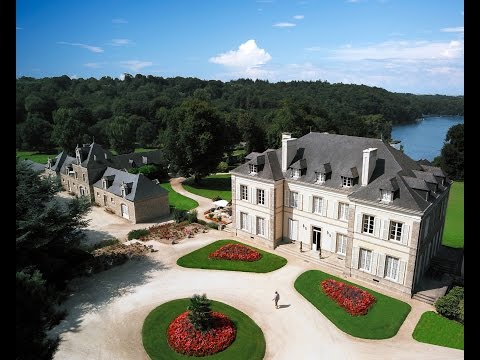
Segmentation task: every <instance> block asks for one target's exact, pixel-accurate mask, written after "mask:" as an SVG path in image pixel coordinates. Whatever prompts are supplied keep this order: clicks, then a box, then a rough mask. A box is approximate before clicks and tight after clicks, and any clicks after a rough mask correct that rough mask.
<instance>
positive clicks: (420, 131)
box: [392, 116, 463, 161]
mask: <svg viewBox="0 0 480 360" xmlns="http://www.w3.org/2000/svg"><path fill="white" fill-rule="evenodd" d="M457 124H463V116H429V117H425V118H424V119H423V120H419V121H417V122H415V123H413V124H406V125H396V126H394V127H393V128H392V139H393V140H400V141H401V143H400V144H402V145H403V151H404V152H405V154H407V155H408V156H410V157H411V158H412V159H413V160H420V159H427V160H430V161H432V160H433V158H434V157H436V156H438V155H440V151H441V150H442V146H443V142H444V141H445V135H447V131H448V129H449V128H450V127H452V126H453V125H457Z"/></svg>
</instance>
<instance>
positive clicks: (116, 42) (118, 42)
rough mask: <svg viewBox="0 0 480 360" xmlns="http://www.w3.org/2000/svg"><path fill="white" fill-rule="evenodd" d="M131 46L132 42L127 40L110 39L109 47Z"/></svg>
mask: <svg viewBox="0 0 480 360" xmlns="http://www.w3.org/2000/svg"><path fill="white" fill-rule="evenodd" d="M130 44H132V41H131V40H129V39H112V42H111V43H110V45H112V46H127V45H130Z"/></svg>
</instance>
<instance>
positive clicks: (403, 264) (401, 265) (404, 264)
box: [398, 260, 407, 284]
mask: <svg viewBox="0 0 480 360" xmlns="http://www.w3.org/2000/svg"><path fill="white" fill-rule="evenodd" d="M406 267H407V262H406V261H403V260H400V261H399V265H398V282H399V283H400V284H403V277H404V276H405V268H406Z"/></svg>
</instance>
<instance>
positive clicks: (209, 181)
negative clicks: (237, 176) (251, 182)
mask: <svg viewBox="0 0 480 360" xmlns="http://www.w3.org/2000/svg"><path fill="white" fill-rule="evenodd" d="M182 185H183V188H184V189H185V190H187V191H189V192H191V193H192V194H196V195H200V196H203V197H206V198H209V199H213V198H214V197H215V196H220V197H221V198H222V199H223V200H227V201H230V200H232V181H231V180H230V174H221V175H210V176H207V177H205V178H203V179H202V180H201V182H200V183H199V184H195V183H194V181H193V178H189V179H187V180H185V181H184V182H183V184H182Z"/></svg>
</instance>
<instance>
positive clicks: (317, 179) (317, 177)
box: [315, 173, 326, 184]
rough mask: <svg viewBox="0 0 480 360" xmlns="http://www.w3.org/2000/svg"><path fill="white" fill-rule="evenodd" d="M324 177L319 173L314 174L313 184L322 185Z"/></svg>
mask: <svg viewBox="0 0 480 360" xmlns="http://www.w3.org/2000/svg"><path fill="white" fill-rule="evenodd" d="M325 178H326V175H325V174H321V173H315V182H316V183H317V184H323V183H324V182H325Z"/></svg>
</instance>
